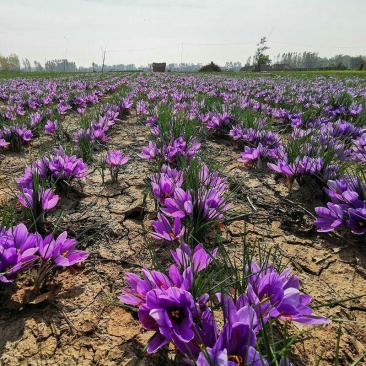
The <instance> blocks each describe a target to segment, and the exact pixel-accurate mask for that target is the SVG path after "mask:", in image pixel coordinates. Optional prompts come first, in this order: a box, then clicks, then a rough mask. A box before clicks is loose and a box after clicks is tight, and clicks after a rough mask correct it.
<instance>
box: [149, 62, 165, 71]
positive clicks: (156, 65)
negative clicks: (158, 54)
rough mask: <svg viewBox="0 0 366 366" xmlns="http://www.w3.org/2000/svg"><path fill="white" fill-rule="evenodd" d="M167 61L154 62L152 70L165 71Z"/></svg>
mask: <svg viewBox="0 0 366 366" xmlns="http://www.w3.org/2000/svg"><path fill="white" fill-rule="evenodd" d="M165 68H166V63H165V62H160V63H158V62H153V64H152V70H153V72H165Z"/></svg>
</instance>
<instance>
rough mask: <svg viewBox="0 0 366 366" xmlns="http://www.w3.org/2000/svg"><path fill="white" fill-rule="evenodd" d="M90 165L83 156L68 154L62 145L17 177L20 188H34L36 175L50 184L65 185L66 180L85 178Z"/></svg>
mask: <svg viewBox="0 0 366 366" xmlns="http://www.w3.org/2000/svg"><path fill="white" fill-rule="evenodd" d="M87 169H88V166H87V164H85V163H84V162H83V160H82V159H81V158H77V157H76V156H75V155H72V156H68V155H67V154H66V153H65V151H64V150H63V148H62V147H60V148H58V149H54V154H53V155H51V156H50V157H44V158H41V159H38V160H36V161H35V162H34V164H33V165H32V167H31V168H26V169H25V172H24V175H23V176H22V177H20V178H16V182H17V183H18V188H19V189H20V190H23V189H24V188H28V189H33V188H32V184H33V183H32V182H33V179H34V178H33V177H34V175H37V179H40V180H44V181H48V183H49V184H50V186H53V185H56V186H57V187H61V186H63V184H64V182H68V183H69V182H70V181H72V180H74V179H80V178H84V177H86V176H87V175H88V171H87Z"/></svg>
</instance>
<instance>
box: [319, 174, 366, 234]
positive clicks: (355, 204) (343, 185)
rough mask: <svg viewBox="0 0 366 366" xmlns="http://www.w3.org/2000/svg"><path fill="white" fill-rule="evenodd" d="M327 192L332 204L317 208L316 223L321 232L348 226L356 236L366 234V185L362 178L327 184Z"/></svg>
mask: <svg viewBox="0 0 366 366" xmlns="http://www.w3.org/2000/svg"><path fill="white" fill-rule="evenodd" d="M327 184H328V188H326V189H325V192H326V193H327V195H328V196H329V198H330V200H331V202H328V203H327V207H316V208H315V212H316V213H317V215H318V216H319V218H318V219H316V220H315V221H314V224H315V226H317V228H318V231H319V232H329V231H332V230H334V229H336V228H337V227H339V226H341V225H343V224H346V226H347V227H348V228H350V229H351V232H352V233H353V234H356V235H363V234H365V233H366V184H365V181H364V179H362V177H358V176H353V175H349V176H343V177H339V178H338V179H336V180H329V181H328V182H327Z"/></svg>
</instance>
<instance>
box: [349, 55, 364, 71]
mask: <svg viewBox="0 0 366 366" xmlns="http://www.w3.org/2000/svg"><path fill="white" fill-rule="evenodd" d="M363 60H366V57H365V56H361V55H360V56H355V57H350V60H349V68H350V69H355V68H356V67H357V66H358V65H359V64H360V63H361V62H362V61H363Z"/></svg>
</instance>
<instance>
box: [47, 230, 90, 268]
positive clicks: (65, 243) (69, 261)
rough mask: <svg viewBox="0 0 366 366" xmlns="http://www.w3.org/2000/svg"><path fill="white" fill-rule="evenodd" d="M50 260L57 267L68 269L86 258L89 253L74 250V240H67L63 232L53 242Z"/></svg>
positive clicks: (65, 233)
mask: <svg viewBox="0 0 366 366" xmlns="http://www.w3.org/2000/svg"><path fill="white" fill-rule="evenodd" d="M53 245H54V249H53V251H52V258H53V260H54V261H55V264H56V265H57V266H59V267H69V266H72V265H74V264H75V263H80V262H82V261H84V260H85V259H86V258H88V256H89V253H87V252H85V251H82V250H76V249H75V247H76V240H75V239H67V232H66V231H64V232H63V233H62V234H60V235H59V236H58V237H57V239H56V240H55V243H54V244H53Z"/></svg>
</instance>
